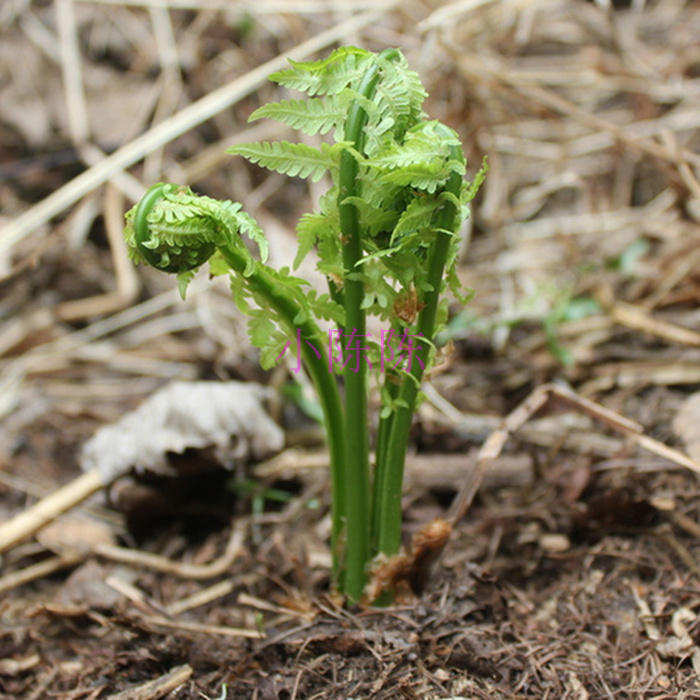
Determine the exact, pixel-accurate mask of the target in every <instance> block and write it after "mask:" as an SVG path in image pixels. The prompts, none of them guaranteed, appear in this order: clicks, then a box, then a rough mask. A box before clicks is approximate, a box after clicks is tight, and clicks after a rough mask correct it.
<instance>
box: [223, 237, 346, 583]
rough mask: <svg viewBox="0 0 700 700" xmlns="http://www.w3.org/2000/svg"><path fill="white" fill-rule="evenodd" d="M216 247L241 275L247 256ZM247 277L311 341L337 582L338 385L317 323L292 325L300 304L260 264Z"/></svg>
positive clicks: (304, 347) (340, 496)
mask: <svg viewBox="0 0 700 700" xmlns="http://www.w3.org/2000/svg"><path fill="white" fill-rule="evenodd" d="M219 250H220V252H221V254H222V255H223V257H224V258H225V260H226V262H227V263H228V264H229V265H230V267H231V269H233V270H235V271H236V272H237V273H238V274H241V275H243V273H244V271H245V269H246V265H247V260H246V258H245V257H244V256H243V255H242V254H241V253H240V252H239V251H238V250H236V249H235V248H233V247H232V246H222V247H221V248H220V249H219ZM246 279H247V281H248V285H249V286H250V288H251V290H252V291H253V292H254V293H255V294H256V295H259V296H261V297H263V298H265V299H266V300H267V302H268V303H269V304H270V306H272V307H273V308H275V310H276V311H277V312H278V314H279V316H280V317H281V318H282V319H283V320H284V321H285V323H286V324H287V326H288V329H289V331H290V332H291V333H292V334H296V332H297V331H300V333H301V337H302V338H304V340H305V341H306V340H308V341H309V343H311V345H308V344H307V343H306V342H304V343H302V344H301V353H302V358H303V360H304V366H305V367H306V371H307V372H308V374H309V377H310V379H311V381H312V383H313V385H314V388H315V389H316V393H317V394H318V398H319V400H320V402H321V407H322V409H323V420H324V427H325V430H326V439H327V441H328V450H329V453H330V463H331V500H332V508H331V511H332V512H331V520H332V522H331V550H332V554H333V579H334V581H335V582H336V584H337V583H338V581H339V580H340V576H341V556H340V554H341V553H340V551H339V550H340V549H341V540H340V538H341V533H342V529H343V524H344V521H345V518H346V512H347V502H348V486H349V484H348V481H347V476H346V469H345V453H346V448H345V430H344V425H343V411H342V407H341V402H340V395H339V393H338V386H337V384H336V381H335V377H334V375H333V374H331V373H330V372H329V371H328V365H327V362H326V360H325V359H324V357H323V354H321V356H320V357H318V356H317V355H316V354H315V352H314V349H313V347H311V346H315V347H323V346H324V344H325V341H324V338H323V335H322V333H321V331H320V330H319V328H318V326H317V325H316V323H314V321H313V320H312V319H311V318H309V317H308V315H307V317H306V320H304V321H302V322H301V323H296V324H295V322H294V319H295V318H299V317H301V316H304V314H301V313H300V310H301V309H300V307H299V305H298V304H297V303H296V302H295V301H294V299H292V298H291V297H289V296H288V295H287V294H285V293H283V292H281V291H279V289H278V288H277V287H276V285H275V281H274V279H273V278H272V277H271V276H270V275H269V274H268V273H267V271H266V270H265V267H264V266H263V265H262V264H261V263H257V262H256V263H255V267H254V270H253V273H252V274H251V275H249V276H247V277H246Z"/></svg>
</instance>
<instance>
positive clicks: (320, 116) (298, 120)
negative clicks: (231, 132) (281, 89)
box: [248, 92, 351, 136]
mask: <svg viewBox="0 0 700 700" xmlns="http://www.w3.org/2000/svg"><path fill="white" fill-rule="evenodd" d="M350 97H351V95H350V94H349V93H347V92H346V93H345V94H343V93H341V94H339V95H333V96H330V97H325V98H324V97H320V98H311V99H308V100H282V101H281V102H272V103H270V104H266V105H263V106H262V107H259V108H258V109H256V110H255V111H254V112H253V113H252V114H251V115H250V117H248V121H251V122H252V121H255V120H257V119H263V118H267V119H275V120H277V121H279V122H282V123H283V124H288V125H289V126H291V127H292V128H293V129H298V130H299V131H302V132H303V133H305V134H309V136H313V135H314V134H322V135H323V134H327V133H328V132H329V131H330V130H331V129H337V128H338V127H339V126H340V125H341V124H342V123H343V122H344V120H345V118H346V117H347V111H348V106H349V103H350Z"/></svg>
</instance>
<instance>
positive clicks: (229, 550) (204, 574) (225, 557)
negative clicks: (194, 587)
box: [92, 523, 245, 581]
mask: <svg viewBox="0 0 700 700" xmlns="http://www.w3.org/2000/svg"><path fill="white" fill-rule="evenodd" d="M244 534H245V530H244V527H243V526H242V525H241V524H240V523H234V524H233V525H232V527H231V537H230V538H229V541H228V544H227V545H226V550H225V551H224V553H223V554H222V555H221V556H220V557H219V558H218V559H215V560H214V561H212V562H210V563H209V564H189V563H187V562H177V561H173V560H172V559H168V558H167V557H162V556H160V555H158V554H151V553H149V552H141V551H138V550H133V549H127V548H126V547H117V546H115V545H110V544H103V543H100V544H96V545H95V546H94V547H93V549H92V551H93V552H94V553H95V554H98V555H100V556H102V557H105V558H106V559H110V560H111V561H118V562H121V563H122V564H131V565H133V566H140V567H142V568H144V569H151V570H152V571H159V572H161V573H164V574H170V575H172V576H179V577H180V578H186V579H193V580H195V581H204V580H207V579H210V578H214V577H215V576H221V575H222V574H225V573H227V572H228V571H229V569H230V568H231V565H232V564H233V562H234V561H235V560H236V558H237V557H238V555H239V554H240V552H241V550H242V548H243V539H244Z"/></svg>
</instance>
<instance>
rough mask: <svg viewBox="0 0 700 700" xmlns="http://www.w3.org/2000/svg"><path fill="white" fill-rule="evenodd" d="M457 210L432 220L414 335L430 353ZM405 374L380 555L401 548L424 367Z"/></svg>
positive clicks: (454, 188) (381, 507) (382, 507)
mask: <svg viewBox="0 0 700 700" xmlns="http://www.w3.org/2000/svg"><path fill="white" fill-rule="evenodd" d="M461 187H462V176H461V175H460V174H459V173H453V174H452V175H451V176H450V178H449V180H448V181H447V186H446V188H445V189H446V191H447V192H449V193H451V194H453V195H454V196H455V197H459V194H460V190H461ZM456 216H457V207H456V206H455V203H454V201H453V200H448V199H446V200H445V204H444V206H443V207H442V209H441V210H440V211H439V212H438V213H437V215H436V217H435V228H436V230H437V236H436V239H435V243H434V244H433V247H432V249H431V252H430V258H429V262H428V278H427V281H428V284H429V285H430V288H429V290H428V291H427V292H426V293H425V295H424V297H423V304H424V306H423V309H422V310H421V312H420V315H419V317H418V328H417V334H418V335H419V336H420V335H422V336H423V337H424V338H425V341H424V343H425V347H426V349H427V350H428V351H429V350H430V347H431V345H432V341H433V335H434V333H435V318H436V315H437V307H438V299H439V296H440V290H441V287H442V277H443V273H444V268H445V262H446V260H447V253H448V251H449V247H450V241H451V238H452V234H451V233H449V232H450V231H453V230H454V226H455V220H456ZM408 375H409V376H407V377H406V378H405V379H404V381H403V383H402V385H401V388H400V390H399V397H398V401H397V403H398V407H397V409H396V411H395V413H394V416H393V420H392V422H391V430H390V432H389V437H388V439H387V444H386V449H385V450H384V461H383V464H382V465H381V468H380V471H381V474H382V481H381V483H379V484H377V485H376V488H377V489H378V494H379V496H378V499H377V500H378V505H377V509H378V512H377V517H376V521H377V528H378V532H377V545H378V549H379V551H380V552H382V553H384V554H387V555H392V554H396V553H397V552H398V551H399V547H400V545H401V494H402V485H403V470H404V461H405V458H406V447H407V444H408V437H409V431H410V429H411V419H412V418H413V412H414V410H415V406H416V397H417V396H418V390H419V387H420V383H421V380H422V378H423V366H422V365H421V364H420V363H419V362H418V361H416V360H415V359H414V361H413V362H412V363H411V366H410V368H409V370H408Z"/></svg>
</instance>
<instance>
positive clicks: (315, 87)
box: [270, 46, 373, 97]
mask: <svg viewBox="0 0 700 700" xmlns="http://www.w3.org/2000/svg"><path fill="white" fill-rule="evenodd" d="M372 59H373V54H372V53H370V52H369V51H366V50H364V49H359V48H357V47H355V46H342V47H341V48H339V49H336V50H335V51H333V53H331V55H330V56H328V58H324V59H322V60H320V61H310V62H297V61H291V60H290V61H289V63H290V64H291V67H290V68H287V69H286V70H282V71H279V72H277V73H273V74H272V75H271V76H270V80H272V81H273V82H275V83H278V84H279V85H284V86H285V87H288V88H291V89H292V90H299V91H300V92H305V93H306V94H307V95H309V96H310V97H313V96H314V95H336V94H338V93H339V92H342V91H343V90H344V89H345V88H346V87H347V86H348V85H349V84H350V83H353V82H356V81H358V80H359V79H360V78H361V77H362V75H363V73H364V71H365V69H366V67H367V65H368V63H369V61H370V60H372Z"/></svg>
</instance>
